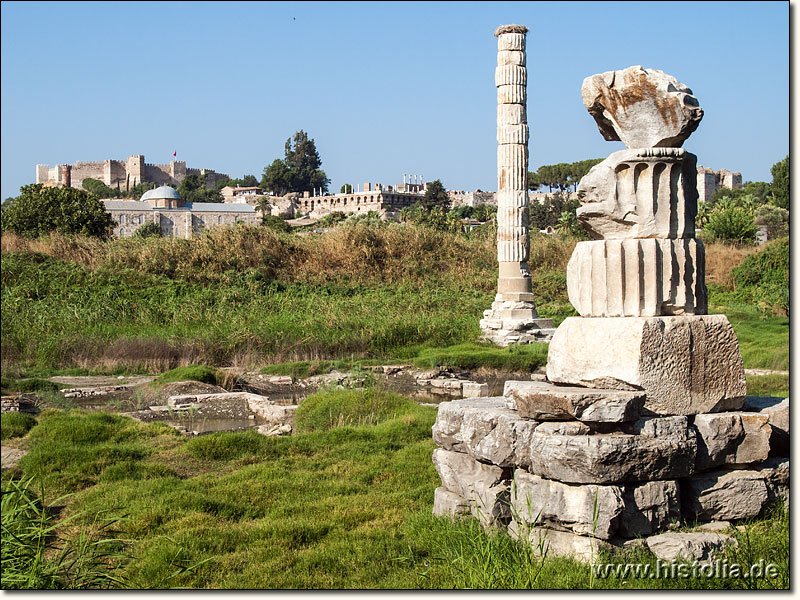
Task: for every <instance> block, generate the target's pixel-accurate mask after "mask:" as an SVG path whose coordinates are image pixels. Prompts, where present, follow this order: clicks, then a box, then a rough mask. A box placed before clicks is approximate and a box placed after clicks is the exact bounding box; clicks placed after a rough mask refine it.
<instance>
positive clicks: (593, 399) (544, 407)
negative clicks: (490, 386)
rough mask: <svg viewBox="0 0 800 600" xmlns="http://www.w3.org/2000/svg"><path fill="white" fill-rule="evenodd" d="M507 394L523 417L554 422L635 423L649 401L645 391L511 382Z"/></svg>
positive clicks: (508, 384)
mask: <svg viewBox="0 0 800 600" xmlns="http://www.w3.org/2000/svg"><path fill="white" fill-rule="evenodd" d="M503 395H504V396H506V397H509V396H510V397H511V398H512V399H513V401H514V404H515V406H516V408H517V411H518V412H519V415H520V416H521V417H525V418H530V419H538V420H552V421H556V420H564V419H578V420H579V421H588V422H612V423H614V422H620V421H633V420H635V419H638V418H639V416H640V412H641V409H642V406H643V405H644V400H645V397H644V393H643V392H627V391H620V390H598V389H591V388H585V387H574V386H557V385H553V384H551V383H545V382H540V381H513V382H512V381H507V382H506V384H505V387H504V390H503Z"/></svg>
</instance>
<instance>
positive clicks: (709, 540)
mask: <svg viewBox="0 0 800 600" xmlns="http://www.w3.org/2000/svg"><path fill="white" fill-rule="evenodd" d="M731 544H736V540H735V539H734V538H732V537H731V536H729V535H724V534H722V533H712V532H705V531H703V532H690V533H679V532H669V533H662V534H660V535H654V536H652V537H649V538H647V547H648V548H649V549H650V551H651V552H652V553H653V554H655V555H656V556H657V557H658V558H660V559H661V560H663V561H667V562H672V561H677V560H685V561H695V560H696V561H698V562H702V563H709V562H711V560H713V558H714V557H715V556H716V555H718V554H721V553H722V551H723V550H724V549H725V546H728V545H731Z"/></svg>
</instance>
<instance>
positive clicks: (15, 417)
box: [0, 412, 36, 440]
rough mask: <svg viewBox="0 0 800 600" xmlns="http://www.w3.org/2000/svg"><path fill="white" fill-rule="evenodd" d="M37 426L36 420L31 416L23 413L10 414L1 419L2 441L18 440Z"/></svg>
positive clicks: (0, 437) (0, 436)
mask: <svg viewBox="0 0 800 600" xmlns="http://www.w3.org/2000/svg"><path fill="white" fill-rule="evenodd" d="M34 425H36V419H34V418H33V417H32V416H31V415H28V414H25V413H21V412H9V413H5V414H4V415H3V418H2V419H0V431H2V435H0V439H3V440H9V439H11V438H18V437H22V436H24V435H25V434H26V433H28V432H29V431H30V430H31V429H32V428H33V426H34Z"/></svg>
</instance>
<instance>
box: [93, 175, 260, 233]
mask: <svg viewBox="0 0 800 600" xmlns="http://www.w3.org/2000/svg"><path fill="white" fill-rule="evenodd" d="M102 202H103V204H104V205H105V208H106V211H108V212H109V213H110V214H111V218H112V219H114V222H115V226H114V235H116V236H118V237H129V236H131V235H133V233H134V232H135V231H136V230H137V229H139V227H141V226H142V225H144V224H145V223H155V224H156V225H158V226H159V228H160V229H161V235H163V236H164V237H180V238H190V237H192V235H194V234H195V233H199V232H201V231H203V230H204V229H207V228H209V227H215V226H219V225H233V224H235V223H247V224H250V225H258V224H259V223H261V215H260V214H259V213H257V212H256V210H255V209H254V208H253V207H252V206H250V205H249V204H247V203H245V202H194V203H192V202H185V201H184V200H183V198H181V196H180V194H179V193H178V191H177V190H176V189H175V188H172V187H170V186H168V185H162V186H161V187H157V188H155V189H153V190H148V191H146V192H145V193H144V194H142V197H141V198H140V199H139V200H103V201H102Z"/></svg>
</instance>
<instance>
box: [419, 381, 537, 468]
mask: <svg viewBox="0 0 800 600" xmlns="http://www.w3.org/2000/svg"><path fill="white" fill-rule="evenodd" d="M537 424H538V423H537V422H536V421H531V420H527V419H521V418H520V417H519V415H518V414H517V413H516V412H514V411H511V410H509V409H507V408H505V402H504V399H503V398H502V397H501V396H498V397H495V398H465V399H462V400H453V401H451V402H442V403H441V404H440V405H439V411H438V413H437V416H436V422H435V423H434V425H433V440H434V442H436V443H437V444H438V445H440V446H442V447H443V448H446V449H448V450H454V451H458V452H463V453H466V454H469V455H470V456H472V457H473V458H475V459H478V460H482V461H484V462H489V463H492V464H495V465H499V466H502V467H508V466H512V465H527V464H528V462H529V460H530V459H529V458H527V457H528V453H529V449H530V442H529V439H530V436H531V435H532V434H533V430H534V428H535V427H536V425H537Z"/></svg>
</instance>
